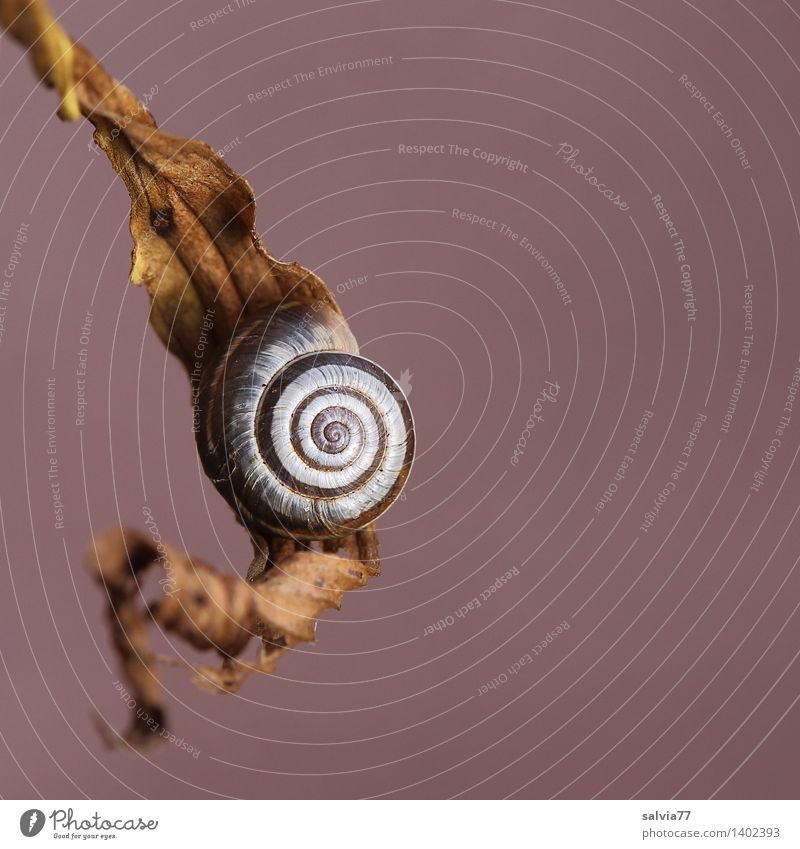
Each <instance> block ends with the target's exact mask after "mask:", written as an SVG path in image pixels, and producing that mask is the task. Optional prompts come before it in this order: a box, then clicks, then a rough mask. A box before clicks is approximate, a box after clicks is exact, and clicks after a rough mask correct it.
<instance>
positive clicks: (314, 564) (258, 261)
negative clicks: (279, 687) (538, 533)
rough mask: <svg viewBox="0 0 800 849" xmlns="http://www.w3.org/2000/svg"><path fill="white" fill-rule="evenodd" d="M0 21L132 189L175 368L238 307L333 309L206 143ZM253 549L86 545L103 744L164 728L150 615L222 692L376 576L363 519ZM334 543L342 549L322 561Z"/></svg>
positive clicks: (118, 542)
mask: <svg viewBox="0 0 800 849" xmlns="http://www.w3.org/2000/svg"><path fill="white" fill-rule="evenodd" d="M0 22H2V24H3V25H4V26H5V27H6V29H7V31H8V32H9V33H10V34H11V35H13V36H14V37H15V38H16V39H17V40H18V41H20V42H21V43H22V45H23V46H24V47H26V48H27V49H28V51H29V53H30V56H31V59H32V62H33V65H34V68H35V70H36V72H37V74H38V76H39V78H40V79H41V80H42V81H43V82H44V83H45V84H46V85H49V86H51V87H54V88H56V90H57V91H58V93H59V95H60V97H61V103H60V107H59V115H60V117H61V118H63V119H65V120H77V119H78V118H79V117H80V116H81V115H83V116H84V117H85V118H87V119H88V120H89V121H90V122H91V123H92V125H93V126H94V139H95V141H96V143H97V144H98V145H99V146H100V147H101V148H102V149H103V151H104V152H105V153H106V155H107V156H108V159H109V161H110V162H111V165H112V167H113V168H114V170H115V172H116V173H117V174H118V175H119V176H120V178H121V179H122V181H123V182H124V184H125V187H126V188H127V190H128V194H129V195H130V200H131V213H130V232H131V236H132V238H133V252H132V261H131V273H130V277H131V281H132V282H133V283H134V284H136V285H143V286H144V287H145V289H146V290H147V292H148V294H149V296H150V299H151V311H150V322H151V324H152V325H153V327H154V329H155V330H156V332H157V333H158V335H159V337H160V338H161V340H162V341H163V342H164V344H165V345H167V347H168V348H169V349H170V350H171V351H172V352H173V353H175V354H176V355H177V356H178V357H179V358H180V359H181V361H182V362H183V364H184V366H185V367H186V368H187V371H189V372H192V370H193V369H194V368H196V363H195V356H194V354H193V352H194V351H195V349H196V346H197V341H198V339H199V338H200V336H201V334H204V335H205V336H206V337H207V338H209V344H208V349H207V351H206V359H210V353H211V349H213V347H214V345H215V344H219V343H221V342H223V341H225V340H226V339H227V338H228V336H229V335H230V333H231V331H232V330H233V329H234V327H235V326H236V325H237V323H238V322H239V321H241V319H242V318H243V317H246V316H249V315H255V314H259V313H261V312H263V311H264V310H266V309H267V308H269V307H270V306H272V305H274V304H276V303H280V302H282V301H285V300H287V299H291V300H292V301H295V302H303V303H306V304H309V305H313V304H315V303H318V302H323V303H325V304H328V305H330V306H332V307H333V308H334V309H337V310H338V307H337V306H336V303H335V301H334V299H333V297H332V295H331V293H330V291H329V290H328V288H327V286H326V285H325V284H324V283H323V282H322V280H320V279H319V277H317V276H316V275H315V274H314V273H313V272H311V271H309V270H308V269H306V268H303V267H302V266H300V265H298V264H296V263H286V262H281V261H279V260H277V259H275V258H274V257H273V256H272V255H271V254H270V253H269V252H268V251H267V249H266V248H265V247H264V245H263V244H262V242H261V239H260V237H259V235H258V232H257V230H256V223H255V212H256V204H255V196H254V194H253V190H252V189H251V188H250V185H249V184H248V182H247V181H246V180H245V179H244V178H243V177H242V176H241V175H239V174H237V173H236V172H235V171H234V170H233V169H232V168H230V167H229V166H228V165H227V164H226V163H225V162H224V160H223V159H222V158H221V157H220V156H218V155H217V154H216V153H215V152H214V150H212V148H211V147H209V146H208V145H207V144H205V143H204V142H200V141H196V140H191V139H185V138H180V137H179V136H174V135H171V134H169V133H166V132H164V131H163V130H160V129H159V128H158V126H157V125H156V121H155V118H154V117H153V115H152V114H151V113H150V111H149V110H148V109H147V108H146V107H145V106H144V104H142V103H141V102H140V101H139V100H138V99H137V98H136V97H135V96H134V94H133V93H132V92H131V91H130V90H129V89H128V88H126V87H125V86H124V85H122V84H121V83H120V82H118V81H117V80H115V79H114V78H113V77H111V76H110V74H109V73H108V72H107V71H106V69H105V68H104V67H103V65H102V64H101V63H100V62H98V60H97V59H95V57H94V56H92V54H91V53H90V52H89V51H88V50H87V49H86V48H85V47H83V46H82V45H81V44H79V43H77V42H74V41H73V40H72V39H71V38H70V37H69V36H68V35H67V33H66V32H65V31H64V30H63V29H62V27H61V26H60V24H59V23H58V22H57V21H56V20H55V19H54V18H53V16H52V15H51V14H50V12H49V11H48V9H47V6H46V4H45V3H44V2H43V0H0ZM209 315H211V316H213V318H212V320H211V321H210V322H209V320H208V316H209ZM209 327H210V329H209ZM253 544H254V549H255V557H254V559H253V562H252V564H251V566H250V569H249V571H248V573H247V581H244V580H242V579H241V578H240V577H239V576H237V575H223V574H221V573H219V572H218V571H217V570H215V569H213V568H212V567H211V566H209V565H207V564H205V563H203V562H202V561H200V560H197V559H195V558H192V557H190V556H189V555H187V554H184V553H181V552H178V551H177V550H175V549H172V548H169V547H165V549H164V550H163V551H162V550H160V548H156V547H155V546H154V544H153V542H152V541H151V540H150V539H148V538H147V537H146V536H144V535H143V534H141V533H139V532H138V531H133V530H124V529H120V530H117V531H112V532H109V533H106V534H102V535H101V536H99V537H97V538H96V539H95V540H94V544H93V548H92V552H91V554H90V557H89V565H90V569H91V571H92V574H93V576H94V578H95V579H96V580H97V581H98V583H100V584H101V585H102V586H103V587H104V588H105V591H106V593H107V596H108V619H109V623H110V627H111V631H112V636H113V644H114V648H115V651H116V653H117V655H118V657H119V660H120V664H121V667H122V672H123V674H124V676H125V678H126V680H127V681H128V682H129V683H130V686H131V688H132V691H133V699H134V702H135V704H136V706H137V710H136V714H135V716H134V719H133V723H132V726H131V728H130V729H129V731H128V732H127V733H126V734H125V736H124V737H123V738H120V737H119V736H118V735H116V734H114V733H113V732H110V731H109V730H108V729H105V736H106V738H107V739H109V741H111V742H115V743H118V742H119V741H120V739H123V740H125V741H126V742H127V743H128V744H130V745H133V746H139V745H143V744H145V743H147V742H149V741H151V740H153V739H154V735H153V731H155V730H158V729H161V728H162V727H163V725H164V706H163V695H162V688H161V684H160V680H159V678H158V674H157V672H156V670H155V663H156V658H155V657H154V656H153V655H152V652H151V650H150V645H149V638H148V625H150V624H155V625H157V626H159V627H161V628H163V629H164V630H166V631H169V632H171V633H173V634H174V635H176V636H178V637H180V638H182V639H183V640H185V641H187V642H188V643H189V644H190V645H192V646H193V647H194V648H196V649H201V650H210V651H214V652H216V653H217V654H218V655H219V656H220V657H221V658H222V665H221V667H220V668H211V667H206V666H198V667H194V672H195V678H196V680H197V681H198V683H201V684H203V685H204V686H208V687H211V688H212V689H214V690H216V691H218V692H233V691H235V690H236V689H237V688H238V687H239V686H240V685H241V684H242V682H243V681H244V680H245V679H246V678H247V677H248V676H249V675H250V674H251V673H252V672H254V671H260V672H271V671H272V670H273V669H274V666H275V663H276V661H277V660H278V658H279V657H280V655H281V654H283V653H284V652H285V651H286V650H287V649H289V648H291V647H292V646H294V645H295V644H296V643H297V642H298V641H301V640H312V639H313V637H314V624H315V622H316V619H317V618H318V617H319V616H320V615H321V614H322V613H323V612H324V610H326V609H328V608H331V607H337V608H338V606H339V604H340V603H341V598H342V594H343V593H344V591H345V590H347V589H352V588H355V587H359V586H362V585H363V584H364V583H366V581H367V580H368V578H369V577H370V576H372V575H375V574H377V573H378V571H379V556H378V542H377V536H376V534H375V530H374V528H373V527H372V526H371V525H370V526H368V527H367V528H365V529H363V530H361V531H358V532H357V533H355V534H352V535H350V536H348V537H346V538H343V539H340V540H327V541H325V543H324V544H323V549H324V553H320V552H316V551H312V550H311V549H310V548H308V547H307V546H303V547H301V544H300V543H298V542H296V541H294V540H291V539H283V538H280V537H274V538H268V539H262V538H258V537H254V538H253ZM340 549H344V553H345V554H346V555H347V558H341V557H338V556H336V552H337V551H339V550H340ZM165 552H166V554H165ZM348 558H349V559H348ZM154 566H158V567H160V568H162V569H163V570H164V572H165V576H166V577H165V580H164V581H162V583H161V586H162V588H163V591H162V595H161V597H160V598H159V599H158V600H157V601H156V602H155V603H154V604H152V605H147V604H146V603H145V602H144V599H143V596H142V592H141V586H140V578H141V576H142V575H143V574H144V573H145V572H146V571H148V570H151V569H152V568H153V567H154ZM253 636H257V637H258V638H259V648H258V652H257V656H256V658H255V659H254V660H253V661H245V660H242V659H241V657H240V655H241V654H242V652H243V651H244V650H245V648H246V647H247V646H248V644H249V643H250V641H251V638H252V637H253Z"/></svg>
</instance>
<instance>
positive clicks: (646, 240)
mask: <svg viewBox="0 0 800 849" xmlns="http://www.w3.org/2000/svg"><path fill="white" fill-rule="evenodd" d="M215 2H216V3H217V4H219V3H220V2H221V0H215ZM52 8H53V11H54V13H55V14H56V15H58V16H60V19H61V21H62V23H63V24H64V26H65V27H66V29H67V30H68V32H69V33H70V34H71V35H72V36H73V37H75V38H76V39H79V40H80V41H82V42H83V43H84V44H85V45H86V46H87V47H88V48H89V49H90V50H91V51H92V52H93V53H94V54H95V55H96V56H98V57H99V58H100V59H101V60H102V61H103V62H104V64H105V65H106V67H107V68H108V69H109V71H110V72H111V73H112V74H114V75H115V76H116V77H117V78H119V79H120V80H122V81H123V82H124V83H125V85H127V86H128V87H130V88H131V89H132V90H133V91H134V92H135V93H136V94H137V95H138V96H139V97H140V98H142V99H143V100H144V101H145V102H146V103H147V105H148V108H150V109H151V110H152V112H153V114H154V115H155V116H156V118H157V120H158V122H159V124H160V126H162V127H163V128H164V129H166V130H168V131H169V132H171V133H174V134H177V135H181V136H192V137H196V138H200V139H203V140H205V141H207V142H209V143H210V144H211V145H212V146H213V147H215V148H217V149H218V150H220V151H221V152H222V153H223V155H224V156H225V158H226V160H227V161H228V162H229V163H230V165H231V166H232V167H233V168H234V169H236V170H237V171H239V172H241V173H242V174H244V175H245V176H246V177H247V179H248V180H249V181H250V183H251V185H252V186H253V188H254V190H255V193H256V196H257V199H258V226H259V229H260V232H261V234H262V237H263V240H264V242H265V244H266V245H267V246H268V247H269V249H270V250H271V251H272V253H273V254H275V255H276V256H278V257H281V258H284V259H287V260H297V261H298V262H301V263H303V264H304V265H306V266H308V267H309V268H312V269H313V270H314V271H315V272H317V273H318V274H319V275H320V276H321V277H322V278H323V279H324V280H325V281H326V282H327V283H328V285H329V286H330V288H331V289H332V291H333V292H334V294H335V295H336V297H337V299H338V302H339V304H340V305H341V307H342V309H343V311H344V313H345V314H346V315H347V317H348V319H349V321H350V323H351V327H352V328H353V330H354V332H355V333H356V335H357V337H358V338H359V340H360V342H361V344H362V349H363V351H364V353H365V354H366V355H367V356H369V357H371V358H372V359H375V360H377V361H379V362H380V363H381V364H382V365H384V366H385V367H386V368H387V369H388V370H389V371H390V372H391V373H392V374H394V375H396V376H401V375H402V376H403V381H404V385H405V387H406V389H407V391H408V393H409V400H410V403H411V405H412V408H413V410H414V415H415V418H416V426H417V438H418V455H417V461H416V464H415V467H414V470H413V473H412V476H411V478H410V481H409V485H408V487H407V488H406V490H405V494H404V498H403V499H402V500H401V501H399V502H398V503H397V504H396V505H395V506H394V507H393V508H392V509H391V510H390V511H389V512H388V513H387V514H385V516H384V517H383V518H382V519H381V520H380V523H379V528H380V534H381V542H382V550H383V574H382V576H381V577H380V578H379V579H377V580H374V581H373V582H371V583H370V584H369V586H368V587H366V588H365V589H363V590H359V591H357V592H352V593H348V594H347V596H346V598H345V600H344V604H343V606H342V610H341V611H340V612H339V613H331V614H328V615H326V616H325V617H324V618H323V620H322V621H321V622H320V624H319V626H318V628H317V641H316V643H314V644H312V645H305V646H302V647H301V648H299V649H297V650H296V651H293V652H292V653H291V654H289V655H287V656H286V657H285V658H284V659H283V662H282V663H281V665H280V666H279V668H278V670H277V673H276V674H275V675H272V676H256V677H253V678H251V679H250V680H249V681H248V683H247V684H246V685H245V687H244V688H243V689H242V691H241V692H240V693H239V694H238V695H236V696H214V695H211V694H208V693H206V692H201V691H200V690H198V689H197V688H196V687H195V686H194V685H193V684H192V683H191V681H189V680H188V677H187V676H186V675H185V674H184V673H183V672H182V671H181V670H180V669H167V670H166V671H165V673H164V681H165V686H166V690H167V708H168V711H169V718H170V728H171V730H172V731H173V732H174V733H175V734H176V735H177V737H178V738H179V741H178V742H177V743H169V742H165V743H163V744H162V745H161V746H160V747H158V748H156V749H153V750H151V751H148V752H147V753H144V754H124V753H120V752H114V751H109V750H107V749H106V748H105V747H104V745H103V744H102V742H101V740H100V738H99V737H98V735H97V733H96V730H95V728H94V725H93V723H92V720H91V716H92V712H93V711H97V712H99V713H100V714H101V715H102V716H104V717H105V718H106V719H107V720H108V721H109V722H110V723H112V725H114V727H117V728H121V727H123V726H124V725H125V724H126V722H127V721H128V710H127V708H126V706H125V704H124V700H123V699H121V697H120V694H119V691H118V687H117V686H115V684H116V682H118V681H119V680H120V679H119V671H118V668H117V665H116V658H115V656H114V654H113V652H112V650H111V647H110V643H109V634H108V628H107V625H106V621H105V618H104V609H105V598H104V596H103V594H102V593H101V592H100V591H99V590H98V588H97V587H96V586H94V585H93V583H92V582H91V581H90V579H89V577H88V574H87V571H86V569H85V565H84V564H85V554H86V551H87V548H88V546H89V543H90V540H91V538H92V536H93V535H94V534H96V533H99V532H100V531H102V530H105V529H108V528H112V527H115V526H118V525H126V526H131V527H134V528H138V529H141V530H144V528H145V521H146V518H147V516H151V517H152V521H153V523H154V526H155V527H156V528H157V532H158V533H159V534H160V536H161V537H162V538H163V540H165V541H167V542H169V543H171V544H172V545H174V546H176V547H179V548H181V549H184V550H187V551H189V552H191V553H193V554H196V555H198V556H200V557H202V558H203V559H205V560H206V561H208V562H209V563H212V564H214V565H216V566H217V567H218V568H220V569H223V570H227V571H230V572H232V573H239V574H241V575H244V573H245V571H246V568H247V565H248V564H249V561H250V556H251V552H250V547H249V543H248V541H247V538H246V535H245V534H244V532H243V531H242V529H241V528H240V527H239V526H237V525H236V523H235V521H234V516H233V513H232V512H231V511H230V510H229V508H228V507H227V506H226V504H225V503H224V502H223V500H222V499H221V498H220V497H219V496H218V495H217V493H216V492H215V490H214V489H213V487H212V486H211V485H210V483H209V482H208V481H207V480H206V479H205V477H204V475H203V474H202V470H201V468H200V464H199V460H198V457H197V454H196V451H195V447H194V436H193V433H192V414H191V405H190V395H189V383H188V380H187V377H186V375H185V373H184V371H183V369H182V367H181V366H180V364H179V363H178V361H177V360H176V359H174V358H173V357H171V356H170V355H169V354H167V353H166V351H165V350H164V348H163V346H162V345H161V344H160V342H159V341H158V340H157V338H156V336H155V334H154V332H153V331H152V330H151V329H150V327H149V325H148V321H147V319H148V299H147V296H146V294H145V293H144V292H143V291H141V290H139V289H136V288H134V287H132V286H131V285H129V284H128V282H127V280H128V271H129V267H130V250H131V239H130V235H129V233H128V227H127V219H128V212H129V201H128V197H127V194H126V192H125V189H124V187H123V185H122V184H121V182H120V181H119V180H118V179H117V178H116V177H115V176H114V174H113V172H112V170H111V168H110V166H109V164H108V162H107V161H106V159H105V156H104V155H103V154H102V153H101V152H100V151H99V150H98V149H97V148H96V147H95V146H94V144H93V142H92V140H91V127H90V126H89V125H88V123H86V122H80V123H77V124H74V125H72V124H64V123H62V122H60V121H59V120H58V119H57V117H56V116H55V110H56V105H57V103H56V98H55V95H54V94H53V92H50V91H47V90H46V89H44V88H43V87H41V86H39V85H37V84H36V82H35V79H34V75H33V73H32V70H31V68H30V67H29V62H28V60H27V57H26V56H25V55H24V53H23V51H22V50H21V49H20V47H19V45H18V44H16V43H15V42H13V41H12V40H11V39H9V38H7V37H3V38H2V39H0V81H1V82H0V85H1V86H2V122H0V162H1V163H2V175H3V177H2V181H0V191H1V192H2V203H1V204H0V266H1V267H2V272H0V273H2V285H1V286H0V313H1V315H0V322H1V323H0V379H1V380H2V400H3V403H2V405H0V435H1V439H2V441H1V442H0V445H1V446H2V452H1V453H0V459H1V462H2V473H1V475H0V481H1V482H2V483H1V484H0V534H1V535H2V540H1V541H0V557H1V558H2V561H3V568H2V569H0V605H2V610H1V611H0V661H2V668H0V699H2V702H0V704H2V711H0V793H2V795H3V796H5V797H18V798H19V797H23V798H36V797H39V796H42V797H51V798H52V797H55V798H75V799H78V798H82V797H89V798H92V797H94V798H127V797H134V798H135V797H150V798H179V797H188V798H194V797H198V796H200V797H205V796H207V797H212V798H220V797H248V798H249V797H254V798H280V797H364V796H389V797H431V798H442V797H451V796H467V797H492V798H496V797H504V796H516V797H528V798H546V797H553V796H556V797H575V798H588V797H594V796H599V797H604V798H615V797H631V796H636V797H640V798H671V797H674V796H675V797H683V798H706V797H711V796H718V797H722V798H739V797H741V798H752V797H777V798H784V797H787V798H791V797H794V796H796V792H797V787H798V781H800V768H799V767H798V759H797V758H796V757H795V756H794V755H796V752H797V743H796V738H797V734H796V728H797V724H798V720H799V719H800V714H799V713H798V706H797V700H798V695H799V694H800V688H799V687H798V680H799V679H798V668H799V667H798V663H797V656H798V652H800V628H798V614H797V607H798V604H799V603H800V594H799V592H798V591H799V590H800V575H798V571H797V558H798V553H799V551H798V549H799V548H800V544H799V543H798V540H799V539H800V537H798V533H797V525H796V516H797V511H798V507H799V506H800V480H798V472H797V468H796V460H797V453H798V447H800V441H799V440H798V433H800V407H798V408H797V409H794V407H793V403H794V397H795V395H794V392H796V388H797V384H798V381H800V371H798V368H799V367H800V363H799V362H798V355H799V354H800V342H799V341H798V334H797V328H796V325H795V316H796V315H797V312H798V307H800V293H799V292H798V289H797V286H796V271H797V267H798V259H799V258H800V224H799V223H798V212H797V208H796V201H795V196H796V194H797V190H798V181H799V180H800V166H798V157H797V150H798V135H799V134H800V129H799V128H798V124H797V120H798V116H799V115H800V89H798V86H797V84H796V81H797V73H798V70H799V69H798V65H797V62H798V60H799V59H800V55H799V54H798V50H797V45H798V44H800V15H798V9H797V8H796V4H792V3H789V2H778V0H768V2H761V3H756V2H755V0H743V2H735V3H731V2H723V0H697V2H695V3H693V4H691V3H688V2H676V3H670V4H668V5H666V4H663V3H658V2H656V0H643V2H639V3H636V4H628V3H625V2H612V0H602V1H601V2H590V0H557V2H556V1H555V0H544V2H542V3H533V2H527V0H525V2H522V0H520V2H517V1H516V0H513V2H512V0H481V2H475V1H473V2H465V0H439V2H435V3H431V2H419V0H402V2H401V0H354V2H343V3H338V4H334V3H325V2H321V0H291V2H290V1H289V0H231V2H230V3H229V4H228V5H227V6H224V7H223V8H220V6H219V5H214V4H212V3H209V2H205V0H198V1H197V2H173V3H168V4H164V3H163V2H156V0H137V2H135V3H134V2H132V0H123V2H117V3H111V4H106V3H99V2H89V0H73V2H60V0H59V2H53V3H52ZM420 147H422V152H420ZM776 440H777V441H776ZM56 502H58V503H56ZM154 639H155V643H156V646H157V648H158V649H159V650H160V651H163V652H165V653H166V652H168V653H173V654H175V655H176V656H178V657H184V658H186V659H189V660H194V659H196V658H195V656H194V655H193V654H192V653H191V652H187V650H186V647H185V646H183V645H180V644H173V645H170V644H169V641H167V640H166V639H165V638H164V637H163V636H159V635H156V636H155V637H154Z"/></svg>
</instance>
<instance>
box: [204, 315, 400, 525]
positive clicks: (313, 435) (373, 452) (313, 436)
mask: <svg viewBox="0 0 800 849" xmlns="http://www.w3.org/2000/svg"><path fill="white" fill-rule="evenodd" d="M198 401H199V407H200V409H199V413H198V418H199V421H198V428H197V444H198V450H199V452H200V457H201V459H202V462H203V467H204V469H205V471H206V474H207V475H208V476H209V478H210V479H211V480H212V481H213V482H214V484H215V486H216V487H217V489H218V490H219V491H220V492H221V493H222V495H223V496H224V497H225V498H226V499H227V501H228V502H229V503H230V505H231V506H232V507H233V508H234V509H235V510H236V511H237V512H238V514H239V517H240V519H241V521H242V523H243V524H244V525H245V527H247V528H248V529H249V530H250V531H251V532H255V533H262V534H263V533H272V534H279V535H281V536H289V537H297V538H302V539H324V538H328V537H340V536H343V535H344V534H346V533H348V532H350V531H353V530H355V529H357V528H360V527H363V526H364V525H367V524H368V523H369V522H371V521H372V520H373V519H375V518H376V517H377V516H379V515H380V514H381V513H382V512H383V511H384V510H386V508H387V507H388V506H389V505H390V504H391V503H392V502H393V501H394V500H395V499H396V498H397V496H398V495H399V494H400V491H401V490H402V488H403V484H404V483H405V480H406V478H407V477H408V473H409V471H410V468H411V462H412V459H413V455H414V424H413V419H412V417H411V410H410V408H409V406H408V402H407V400H406V398H405V396H404V394H403V392H402V390H401V389H400V387H399V386H398V385H397V384H396V383H395V381H394V380H393V379H392V378H391V377H390V376H389V375H388V374H387V373H386V372H385V371H384V370H383V369H382V368H381V367H380V366H378V365H376V364H375V363H373V362H372V361H371V360H368V359H365V358H364V357H361V356H359V354H358V345H357V343H356V340H355V338H354V337H353V334H352V333H351V332H350V330H349V329H348V327H347V324H346V323H345V322H344V320H343V319H342V317H341V316H340V315H339V314H338V313H336V312H335V311H334V310H333V309H331V308H330V307H327V306H325V305H323V304H316V305H314V307H309V306H301V305H290V306H284V307H279V308H277V309H274V310H272V311H270V312H269V313H267V314H265V315H264V316H259V317H257V318H255V319H251V320H249V321H248V322H246V323H245V324H244V325H243V326H242V327H241V328H240V329H239V330H237V332H235V333H234V335H233V336H232V337H231V339H230V341H229V342H228V344H227V345H223V346H222V347H221V349H220V350H219V351H218V352H217V353H216V355H215V356H214V359H213V361H212V362H210V363H209V364H208V366H207V367H206V368H205V369H204V371H203V375H202V378H201V383H200V391H199V396H198Z"/></svg>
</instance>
